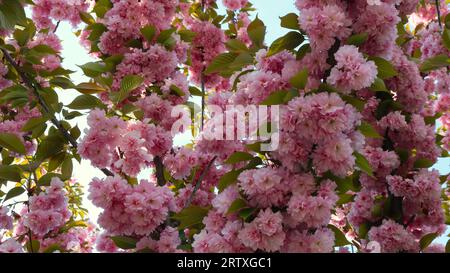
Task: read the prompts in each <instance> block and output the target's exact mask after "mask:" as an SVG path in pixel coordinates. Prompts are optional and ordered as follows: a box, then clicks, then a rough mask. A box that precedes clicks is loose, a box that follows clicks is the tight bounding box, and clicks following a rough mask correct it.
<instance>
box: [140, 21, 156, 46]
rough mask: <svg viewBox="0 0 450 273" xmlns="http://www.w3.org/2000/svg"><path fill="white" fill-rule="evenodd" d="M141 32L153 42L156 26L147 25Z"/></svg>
mask: <svg viewBox="0 0 450 273" xmlns="http://www.w3.org/2000/svg"><path fill="white" fill-rule="evenodd" d="M141 34H142V36H144V38H145V39H146V40H147V41H149V42H152V41H153V38H155V34H156V28H155V27H154V26H151V25H148V26H145V27H143V28H141Z"/></svg>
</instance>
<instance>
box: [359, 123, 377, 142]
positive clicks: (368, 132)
mask: <svg viewBox="0 0 450 273" xmlns="http://www.w3.org/2000/svg"><path fill="white" fill-rule="evenodd" d="M358 130H359V131H360V132H361V133H362V134H363V135H364V136H365V137H370V138H382V137H381V136H380V134H379V133H378V132H377V130H375V128H373V126H372V125H371V124H370V123H367V122H365V121H363V122H361V125H360V126H359V127H358Z"/></svg>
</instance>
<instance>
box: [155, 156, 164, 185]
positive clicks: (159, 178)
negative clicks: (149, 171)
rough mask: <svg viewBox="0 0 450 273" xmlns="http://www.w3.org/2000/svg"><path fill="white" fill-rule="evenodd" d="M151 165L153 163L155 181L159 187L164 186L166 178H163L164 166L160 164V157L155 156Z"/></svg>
mask: <svg viewBox="0 0 450 273" xmlns="http://www.w3.org/2000/svg"><path fill="white" fill-rule="evenodd" d="M153 163H155V169H156V180H157V182H158V185H159V186H164V185H165V184H166V178H165V177H164V165H163V163H162V160H161V157H160V156H159V155H158V156H155V158H154V159H153Z"/></svg>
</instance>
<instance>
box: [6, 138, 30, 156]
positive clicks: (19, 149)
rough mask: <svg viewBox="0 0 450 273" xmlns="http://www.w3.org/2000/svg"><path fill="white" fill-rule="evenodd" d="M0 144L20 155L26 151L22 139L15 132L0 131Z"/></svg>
mask: <svg viewBox="0 0 450 273" xmlns="http://www.w3.org/2000/svg"><path fill="white" fill-rule="evenodd" d="M0 146H2V147H5V148H6V149H8V150H10V151H14V152H16V153H19V154H22V155H24V154H25V153H26V150H25V145H23V142H22V140H20V138H19V137H18V136H16V135H15V134H11V133H0Z"/></svg>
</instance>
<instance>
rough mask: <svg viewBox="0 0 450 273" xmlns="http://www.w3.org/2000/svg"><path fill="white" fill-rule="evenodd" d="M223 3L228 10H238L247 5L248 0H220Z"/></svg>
mask: <svg viewBox="0 0 450 273" xmlns="http://www.w3.org/2000/svg"><path fill="white" fill-rule="evenodd" d="M222 3H223V5H224V6H225V7H226V8H227V9H230V10H238V9H240V8H243V7H245V5H247V3H248V0H222Z"/></svg>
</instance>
